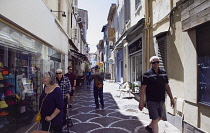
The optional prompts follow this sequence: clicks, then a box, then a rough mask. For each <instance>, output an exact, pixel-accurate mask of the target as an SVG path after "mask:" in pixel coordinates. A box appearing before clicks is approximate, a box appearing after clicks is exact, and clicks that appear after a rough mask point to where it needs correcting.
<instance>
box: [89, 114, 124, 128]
mask: <svg viewBox="0 0 210 133" xmlns="http://www.w3.org/2000/svg"><path fill="white" fill-rule="evenodd" d="M119 120H121V118H115V117H107V116H106V117H98V118H97V117H96V118H93V119H91V120H89V121H88V122H94V123H100V124H101V125H103V127H107V126H109V124H110V123H113V122H117V121H119Z"/></svg>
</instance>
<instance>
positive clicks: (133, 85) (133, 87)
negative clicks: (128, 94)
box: [132, 84, 136, 92]
mask: <svg viewBox="0 0 210 133" xmlns="http://www.w3.org/2000/svg"><path fill="white" fill-rule="evenodd" d="M135 87H136V85H135V84H132V92H135Z"/></svg>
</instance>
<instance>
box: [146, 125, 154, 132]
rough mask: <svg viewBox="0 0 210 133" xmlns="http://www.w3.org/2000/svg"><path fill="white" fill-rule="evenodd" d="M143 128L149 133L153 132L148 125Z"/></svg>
mask: <svg viewBox="0 0 210 133" xmlns="http://www.w3.org/2000/svg"><path fill="white" fill-rule="evenodd" d="M145 129H146V130H147V131H148V132H149V133H153V132H152V128H150V127H149V126H146V127H145Z"/></svg>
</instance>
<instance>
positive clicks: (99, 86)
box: [95, 79, 103, 89]
mask: <svg viewBox="0 0 210 133" xmlns="http://www.w3.org/2000/svg"><path fill="white" fill-rule="evenodd" d="M95 82H96V83H95V84H96V87H97V88H98V89H100V88H102V87H103V84H102V83H100V81H98V79H96V80H95Z"/></svg>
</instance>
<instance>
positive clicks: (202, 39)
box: [196, 23, 210, 106]
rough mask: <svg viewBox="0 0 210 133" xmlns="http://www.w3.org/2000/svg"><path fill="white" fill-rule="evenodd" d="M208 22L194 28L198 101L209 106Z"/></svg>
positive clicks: (209, 41)
mask: <svg viewBox="0 0 210 133" xmlns="http://www.w3.org/2000/svg"><path fill="white" fill-rule="evenodd" d="M209 33H210V23H208V24H206V25H203V26H201V27H199V28H197V29H196V35H197V36H196V38H197V39H196V40H197V54H198V102H200V103H203V104H206V105H208V106H210V52H209V51H210V38H209Z"/></svg>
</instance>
